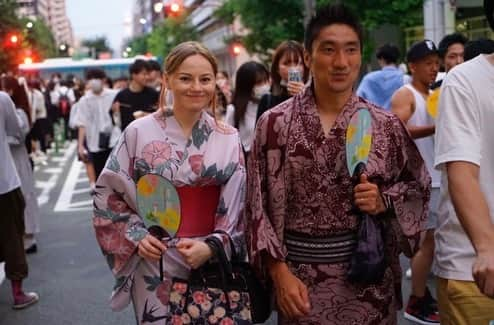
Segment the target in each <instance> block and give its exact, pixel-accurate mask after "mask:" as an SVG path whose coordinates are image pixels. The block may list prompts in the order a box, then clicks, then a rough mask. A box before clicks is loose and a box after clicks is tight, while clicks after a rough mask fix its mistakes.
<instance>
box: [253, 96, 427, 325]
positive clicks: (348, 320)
mask: <svg viewBox="0 0 494 325" xmlns="http://www.w3.org/2000/svg"><path fill="white" fill-rule="evenodd" d="M361 107H366V108H368V110H369V111H370V114H371V116H372V126H373V134H372V136H373V141H372V148H371V152H370V155H369V161H368V164H367V167H366V174H367V175H368V177H369V180H370V181H371V182H373V183H376V184H377V185H378V186H379V189H380V191H381V193H383V194H384V195H388V196H389V197H390V198H391V201H392V202H393V204H394V210H395V214H396V216H394V217H391V218H389V217H388V219H387V222H386V223H387V225H388V228H387V229H388V231H387V232H386V234H387V235H386V238H385V240H386V257H387V260H388V261H389V263H388V264H389V267H388V268H387V270H386V272H385V275H384V277H383V279H382V282H381V283H379V284H377V285H369V286H366V285H356V284H352V283H349V282H348V281H347V280H346V272H347V270H348V266H349V263H348V262H343V263H335V264H301V263H294V262H290V261H287V264H288V266H289V268H290V270H291V271H292V272H293V273H294V274H295V275H296V276H297V277H298V278H300V279H301V280H302V281H303V282H304V283H305V284H306V285H307V286H308V290H309V298H310V303H311V308H312V309H311V312H310V315H308V316H307V317H303V318H300V319H298V320H292V321H288V320H286V319H283V318H282V317H281V319H280V323H281V324H314V325H315V324H317V325H319V324H345V325H346V324H358V325H364V324H369V325H370V324H396V311H397V310H398V309H400V308H401V307H402V301H401V269H400V265H399V259H398V255H399V253H400V252H401V251H402V249H404V248H406V249H407V250H408V251H409V253H408V254H410V252H415V251H416V250H417V249H418V244H419V241H420V233H421V230H423V229H424V226H425V220H426V217H427V210H428V209H427V206H428V203H429V196H430V177H429V174H428V173H427V169H426V167H425V164H424V162H423V161H422V158H421V156H420V153H419V152H418V150H417V148H416V147H415V144H414V143H413V140H412V139H411V138H410V136H409V134H408V133H407V131H406V129H405V127H404V125H403V124H402V123H401V122H400V120H399V119H398V118H397V117H396V116H394V115H392V114H390V113H388V112H386V111H384V110H382V109H380V108H378V107H376V106H374V105H372V104H370V103H369V102H367V101H365V100H363V99H362V98H359V97H357V96H352V97H351V98H350V99H349V101H348V103H347V104H346V105H345V107H344V109H343V110H342V112H341V113H340V114H339V116H338V117H337V119H336V121H335V123H334V125H333V127H332V128H331V130H330V132H329V134H328V135H327V136H326V135H324V131H323V129H322V125H321V122H320V119H319V115H318V111H317V107H316V104H315V99H314V95H313V90H312V88H311V87H307V88H306V89H305V90H304V91H303V92H302V93H301V94H299V95H297V96H295V97H293V98H292V99H289V100H288V101H286V102H284V103H282V104H280V105H278V106H277V107H275V108H273V109H272V110H270V111H269V112H267V113H266V114H264V115H263V116H262V117H261V119H260V120H259V122H258V125H257V130H256V138H255V141H254V145H253V149H252V151H251V157H250V158H249V166H248V169H247V171H248V187H247V188H248V191H247V202H246V206H247V208H246V215H247V223H248V225H249V228H250V230H249V233H248V237H249V239H248V245H249V251H250V254H251V256H250V257H251V261H252V262H253V263H254V264H255V266H256V267H258V268H259V270H260V272H262V274H266V273H265V272H266V270H265V268H264V265H262V258H261V256H262V255H263V254H269V255H271V256H272V257H274V258H275V259H278V260H285V261H286V259H285V258H286V256H287V250H286V246H285V245H284V242H283V238H284V232H285V231H297V232H299V233H300V232H301V233H304V234H307V235H309V236H326V235H327V236H332V235H334V234H338V233H342V232H348V231H356V230H357V228H358V220H357V216H356V215H355V213H354V212H352V202H353V187H354V185H353V182H352V178H351V177H350V175H349V172H348V170H347V165H346V156H345V154H346V152H345V138H346V129H347V125H348V123H349V121H350V119H351V117H352V115H353V114H354V113H355V112H356V111H357V109H358V108H361ZM378 217H380V216H378ZM400 243H401V244H400Z"/></svg>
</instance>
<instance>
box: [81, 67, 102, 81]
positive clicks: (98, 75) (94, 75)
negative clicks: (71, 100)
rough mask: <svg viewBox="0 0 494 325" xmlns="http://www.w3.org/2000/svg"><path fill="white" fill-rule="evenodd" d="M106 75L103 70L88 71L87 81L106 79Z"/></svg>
mask: <svg viewBox="0 0 494 325" xmlns="http://www.w3.org/2000/svg"><path fill="white" fill-rule="evenodd" d="M105 78H106V73H105V71H103V70H102V69H98V68H94V69H89V70H87V71H86V80H91V79H102V80H103V79H105Z"/></svg>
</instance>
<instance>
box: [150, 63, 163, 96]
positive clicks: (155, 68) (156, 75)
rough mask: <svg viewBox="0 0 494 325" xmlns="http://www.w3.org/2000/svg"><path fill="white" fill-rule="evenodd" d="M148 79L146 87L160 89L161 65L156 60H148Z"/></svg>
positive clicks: (158, 90)
mask: <svg viewBox="0 0 494 325" xmlns="http://www.w3.org/2000/svg"><path fill="white" fill-rule="evenodd" d="M148 64H149V79H148V84H147V86H148V87H151V88H153V89H154V90H156V91H157V92H160V91H161V66H160V64H159V63H158V61H156V60H149V61H148Z"/></svg>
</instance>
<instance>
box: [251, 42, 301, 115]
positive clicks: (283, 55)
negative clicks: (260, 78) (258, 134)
mask: <svg viewBox="0 0 494 325" xmlns="http://www.w3.org/2000/svg"><path fill="white" fill-rule="evenodd" d="M271 78H272V83H271V92H270V93H269V94H266V95H264V96H263V97H262V98H261V101H260V102H259V108H258V110H257V118H256V121H257V120H258V119H259V117H260V116H261V115H262V114H263V113H264V112H266V111H267V110H268V109H270V108H272V107H275V106H276V105H278V104H280V103H282V102H284V101H285V100H287V99H288V98H290V97H292V96H294V95H296V94H298V93H300V92H301V91H302V90H303V89H304V85H305V83H306V82H307V79H308V78H309V70H308V69H307V67H306V66H305V64H304V48H303V46H302V45H301V44H300V43H298V42H296V41H285V42H283V43H281V44H280V45H279V46H278V47H277V48H276V51H275V52H274V55H273V63H272V64H271Z"/></svg>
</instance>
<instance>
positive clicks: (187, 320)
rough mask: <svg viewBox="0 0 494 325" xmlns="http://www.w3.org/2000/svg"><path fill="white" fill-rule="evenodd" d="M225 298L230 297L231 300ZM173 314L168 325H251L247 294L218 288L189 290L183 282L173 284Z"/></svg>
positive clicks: (171, 297)
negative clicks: (226, 291)
mask: <svg viewBox="0 0 494 325" xmlns="http://www.w3.org/2000/svg"><path fill="white" fill-rule="evenodd" d="M225 295H228V298H229V299H228V300H227V297H226V296H225ZM228 302H229V303H230V304H229V305H228ZM170 314H171V316H172V317H171V319H170V321H169V322H168V323H167V324H169V325H172V324H173V325H174V324H192V325H206V324H219V325H233V324H237V325H250V324H252V317H251V314H250V300H249V294H248V293H246V292H238V291H234V290H232V291H229V292H228V293H225V292H224V291H223V290H221V289H218V288H195V287H190V288H189V286H188V284H187V283H186V282H181V281H176V282H174V283H173V286H172V290H171V293H170Z"/></svg>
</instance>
